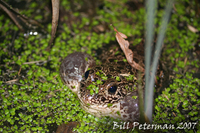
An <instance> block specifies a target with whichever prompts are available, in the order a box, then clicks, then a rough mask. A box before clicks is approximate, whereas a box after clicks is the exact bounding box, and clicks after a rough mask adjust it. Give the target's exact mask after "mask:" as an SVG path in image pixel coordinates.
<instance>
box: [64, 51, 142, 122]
mask: <svg viewBox="0 0 200 133" xmlns="http://www.w3.org/2000/svg"><path fill="white" fill-rule="evenodd" d="M86 57H87V60H85V58H86ZM76 61H79V62H76ZM134 74H135V73H134V72H133V70H132V68H131V67H130V66H129V65H128V63H125V62H124V61H122V60H121V61H120V60H118V61H115V62H110V63H106V64H104V63H103V64H102V65H94V61H93V59H92V58H91V57H90V56H89V55H87V54H83V53H74V54H71V55H69V56H67V57H66V58H65V59H64V61H63V62H62V64H61V68H60V75H61V78H62V80H63V81H64V83H65V84H66V85H67V86H68V87H69V88H70V89H71V90H72V91H73V92H75V93H76V94H77V96H78V98H79V100H80V101H81V105H82V108H83V109H84V110H86V111H87V112H89V113H91V114H93V115H95V116H97V117H101V116H110V117H113V118H119V119H122V120H125V121H139V105H138V94H137V91H136V90H135V89H134V88H135V87H136V83H137V82H136V78H134V77H131V78H132V79H130V76H131V75H134Z"/></svg>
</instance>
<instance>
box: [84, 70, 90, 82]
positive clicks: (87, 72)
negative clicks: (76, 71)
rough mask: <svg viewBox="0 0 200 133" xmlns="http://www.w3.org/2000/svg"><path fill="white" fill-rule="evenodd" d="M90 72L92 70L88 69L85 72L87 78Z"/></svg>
mask: <svg viewBox="0 0 200 133" xmlns="http://www.w3.org/2000/svg"><path fill="white" fill-rule="evenodd" d="M89 72H90V70H88V71H86V72H85V80H86V79H87V78H88V76H89Z"/></svg>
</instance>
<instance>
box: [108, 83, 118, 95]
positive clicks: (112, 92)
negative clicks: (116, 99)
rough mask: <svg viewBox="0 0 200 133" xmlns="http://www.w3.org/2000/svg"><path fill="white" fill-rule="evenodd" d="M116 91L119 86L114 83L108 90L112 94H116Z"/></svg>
mask: <svg viewBox="0 0 200 133" xmlns="http://www.w3.org/2000/svg"><path fill="white" fill-rule="evenodd" d="M116 91H117V86H116V85H113V86H111V87H110V88H109V89H108V92H109V93H110V94H115V92H116Z"/></svg>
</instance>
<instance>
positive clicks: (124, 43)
mask: <svg viewBox="0 0 200 133" xmlns="http://www.w3.org/2000/svg"><path fill="white" fill-rule="evenodd" d="M111 25H112V24H111ZM112 26H113V25H112ZM113 28H114V30H115V31H116V35H115V37H116V39H117V42H118V43H119V45H120V47H121V49H122V51H123V52H124V54H125V56H126V59H127V61H128V63H129V64H130V65H131V66H132V67H133V68H135V69H137V70H140V71H142V72H144V68H143V67H142V66H140V65H139V64H138V63H136V62H135V61H134V60H133V56H134V55H133V51H132V50H131V49H129V45H130V44H129V42H128V41H127V40H125V39H124V38H127V36H126V35H125V34H123V33H121V32H119V31H117V29H116V28H115V27H114V26H113Z"/></svg>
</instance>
